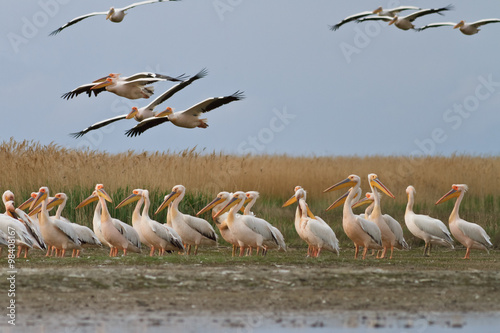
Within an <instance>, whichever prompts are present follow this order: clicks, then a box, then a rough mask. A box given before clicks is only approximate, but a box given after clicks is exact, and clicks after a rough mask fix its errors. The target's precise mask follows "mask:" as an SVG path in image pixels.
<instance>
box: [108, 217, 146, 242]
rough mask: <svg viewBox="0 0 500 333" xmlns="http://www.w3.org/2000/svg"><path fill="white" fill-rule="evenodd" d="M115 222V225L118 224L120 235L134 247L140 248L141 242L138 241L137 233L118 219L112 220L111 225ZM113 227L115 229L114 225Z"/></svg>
mask: <svg viewBox="0 0 500 333" xmlns="http://www.w3.org/2000/svg"><path fill="white" fill-rule="evenodd" d="M115 220H116V221H118V222H117V223H119V224H120V229H121V230H120V229H118V228H117V229H118V230H119V231H120V232H121V233H122V235H123V236H124V237H125V238H126V239H127V240H128V241H129V242H130V243H131V244H132V245H134V246H136V247H138V248H139V249H140V248H141V241H140V239H139V234H138V233H137V231H135V229H134V228H133V227H132V226H130V225H128V224H127V223H125V222H122V221H120V220H118V219H113V224H115ZM115 227H116V224H115Z"/></svg>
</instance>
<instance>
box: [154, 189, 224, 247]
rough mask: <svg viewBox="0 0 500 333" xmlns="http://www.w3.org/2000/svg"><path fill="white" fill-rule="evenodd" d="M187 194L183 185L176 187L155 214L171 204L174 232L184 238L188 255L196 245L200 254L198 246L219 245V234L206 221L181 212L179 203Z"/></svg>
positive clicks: (170, 212)
mask: <svg viewBox="0 0 500 333" xmlns="http://www.w3.org/2000/svg"><path fill="white" fill-rule="evenodd" d="M185 194H186V188H185V187H184V186H183V185H176V186H174V187H173V188H172V192H171V193H170V194H169V195H168V196H167V197H166V198H165V200H164V201H163V203H162V204H161V205H160V207H158V209H157V210H156V213H155V214H158V213H159V212H161V211H162V210H163V209H165V208H166V207H167V206H168V205H169V204H170V203H172V205H171V206H170V208H169V212H168V213H169V214H170V216H171V223H172V227H173V228H174V230H175V231H176V232H177V233H178V234H179V236H180V237H181V238H182V242H183V243H184V246H186V245H187V254H190V252H191V246H192V245H194V254H195V255H196V254H197V253H198V246H199V245H200V244H202V243H209V244H214V243H217V234H216V233H215V230H214V228H213V227H212V226H211V225H210V223H208V222H207V221H205V220H204V219H201V218H198V217H195V216H191V215H187V214H183V213H181V212H180V211H179V203H180V202H181V200H182V199H183V198H184V195H185Z"/></svg>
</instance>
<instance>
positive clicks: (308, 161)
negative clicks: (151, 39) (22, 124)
mask: <svg viewBox="0 0 500 333" xmlns="http://www.w3.org/2000/svg"><path fill="white" fill-rule="evenodd" d="M0 163H1V167H2V170H4V172H3V173H2V174H1V175H0V184H1V185H2V188H3V190H7V189H10V190H11V191H13V192H14V193H15V195H16V204H19V203H21V202H22V201H24V200H25V199H26V198H27V197H28V196H29V195H30V193H31V192H32V191H37V190H38V188H39V187H40V186H48V187H49V189H50V191H51V194H52V195H54V194H55V193H56V192H65V193H66V194H68V196H69V202H68V204H67V207H66V209H65V211H64V213H63V215H64V216H66V217H67V218H69V219H70V220H72V221H75V222H78V223H81V224H83V225H87V226H90V225H91V221H92V215H93V213H92V212H93V207H86V208H84V209H81V210H78V211H75V209H74V208H75V207H76V205H78V203H80V202H81V201H82V200H83V199H85V198H86V197H87V196H89V195H90V194H91V192H92V190H93V188H94V186H95V184H96V183H103V184H104V185H105V188H106V191H107V192H108V193H109V194H110V195H111V196H112V198H113V200H114V204H115V205H116V204H118V203H119V202H120V201H121V200H122V199H124V198H125V197H126V196H128V195H129V194H130V193H131V191H132V190H133V189H134V188H146V189H148V190H149V191H150V197H151V201H152V207H153V209H156V208H157V207H158V205H159V204H160V203H161V202H162V200H163V197H164V195H165V194H168V193H170V190H171V188H172V187H173V186H174V185H177V184H183V185H185V186H186V188H187V194H186V197H185V199H184V200H183V202H182V203H181V205H180V209H181V210H182V211H184V212H186V213H188V214H194V213H196V212H197V211H199V210H200V209H201V208H202V207H203V206H205V205H206V204H207V203H208V202H209V201H211V200H212V199H213V197H215V195H216V194H217V193H218V192H219V191H222V190H226V191H236V190H243V191H248V190H256V191H259V192H260V194H261V199H260V200H259V201H257V204H256V205H255V208H254V212H255V213H256V214H257V215H258V216H260V217H263V218H265V219H266V220H268V221H269V222H270V223H272V224H273V225H275V226H276V227H278V228H279V229H280V230H282V232H283V234H284V236H285V239H286V241H287V244H290V245H291V246H302V245H303V243H302V241H301V240H300V239H299V238H298V236H297V235H296V233H295V229H294V226H293V217H294V212H295V208H294V207H287V208H281V205H282V204H283V202H285V200H286V199H288V198H289V197H290V196H291V195H292V194H293V188H294V187H295V186H296V185H301V186H302V187H304V188H305V189H306V190H307V191H308V203H309V205H310V207H311V209H312V210H313V212H315V214H317V215H320V216H322V217H323V218H324V219H325V220H326V221H327V222H328V223H329V224H330V225H331V226H332V228H333V230H334V231H335V233H336V234H337V237H338V238H339V240H340V242H341V245H342V246H344V247H349V246H350V241H349V240H348V239H347V237H346V236H345V235H344V233H343V231H342V223H341V221H342V211H341V209H340V208H338V209H337V210H334V211H332V212H325V211H324V210H325V208H326V207H328V205H329V204H330V203H331V202H333V200H335V199H336V198H337V197H338V196H339V195H340V193H328V194H323V193H322V192H323V190H324V189H325V188H327V187H328V186H330V185H332V184H334V183H336V182H337V181H340V180H342V179H344V178H345V177H346V176H348V175H349V174H352V173H354V174H358V175H360V176H361V177H362V179H363V183H362V187H363V189H364V190H368V189H369V188H368V187H367V185H366V184H367V182H366V180H365V178H366V175H367V174H368V173H372V172H374V173H377V174H378V175H379V178H380V179H381V181H382V182H383V183H384V184H385V185H386V186H387V187H388V188H389V189H390V190H391V191H392V192H393V193H394V194H395V195H396V199H394V200H393V199H390V198H387V197H385V198H383V201H382V205H383V207H382V208H383V211H384V213H388V214H390V215H392V216H393V217H395V218H396V219H397V220H398V221H400V222H401V223H402V224H403V229H404V230H405V233H406V238H407V240H408V242H409V243H410V245H413V246H419V245H421V243H420V242H418V241H417V240H415V239H414V237H412V236H411V235H410V234H409V232H408V231H407V230H406V228H405V227H404V219H403V216H404V210H405V206H406V194H405V189H406V187H407V186H408V185H413V186H415V188H416V190H417V194H416V204H415V207H414V210H415V212H417V213H422V214H429V215H431V216H433V217H436V218H439V219H441V220H443V221H444V222H445V223H446V222H447V219H448V216H449V213H450V212H451V210H452V207H453V201H449V202H446V203H444V204H443V205H439V206H435V205H434V203H435V202H436V201H437V199H439V198H440V197H441V196H442V195H443V194H445V193H446V192H447V191H448V190H449V189H450V188H451V185H452V184H454V183H464V184H467V185H469V188H470V190H469V192H468V193H467V194H466V197H465V199H464V201H463V203H462V207H461V211H460V213H461V216H462V217H463V218H464V219H466V220H469V221H472V222H475V223H478V224H480V225H482V226H483V227H484V228H485V229H486V231H487V232H488V234H489V235H490V236H492V240H493V242H494V244H495V245H496V246H497V247H498V246H500V232H499V231H500V230H499V221H498V216H499V214H500V189H499V186H498V185H499V181H498V174H499V171H500V157H498V156H451V157H421V158H409V157H397V156H388V157H383V156H369V157H357V156H350V157H290V156H286V155H280V156H267V155H264V156H233V155H225V154H220V153H203V154H202V153H200V152H197V151H195V150H194V149H192V150H185V151H182V152H176V153H175V152H166V153H146V152H142V153H135V152H131V151H130V152H127V153H121V154H108V153H105V152H98V151H90V150H72V149H65V148H62V147H59V146H57V145H54V144H51V145H47V146H43V145H40V144H39V143H36V142H29V141H24V142H15V141H12V140H11V141H8V142H4V143H2V144H1V145H0ZM109 208H110V212H111V214H112V215H113V216H115V217H117V218H119V219H121V220H123V221H126V222H130V214H131V210H132V209H133V207H132V206H130V207H125V208H121V209H119V210H115V209H114V206H113V207H112V206H111V205H110V206H109ZM360 212H361V211H360ZM150 214H151V215H152V212H150ZM204 217H205V218H206V219H207V220H210V216H209V214H208V213H207V214H206V215H205V216H204ZM155 218H156V219H157V220H158V221H160V222H163V221H165V212H162V213H161V214H159V215H158V216H155ZM221 243H222V244H224V243H223V242H221Z"/></svg>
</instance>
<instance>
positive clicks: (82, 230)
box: [47, 193, 102, 257]
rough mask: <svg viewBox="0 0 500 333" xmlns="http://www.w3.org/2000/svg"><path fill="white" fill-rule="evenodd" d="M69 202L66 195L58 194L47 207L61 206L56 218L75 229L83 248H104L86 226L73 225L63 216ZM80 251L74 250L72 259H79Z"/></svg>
mask: <svg viewBox="0 0 500 333" xmlns="http://www.w3.org/2000/svg"><path fill="white" fill-rule="evenodd" d="M67 201H68V196H67V195H66V193H57V194H56V195H55V196H54V198H53V199H52V200H51V201H50V202H49V204H48V205H47V207H54V206H57V205H58V206H59V207H58V208H57V211H56V215H54V217H55V218H56V219H58V220H61V221H63V222H65V223H69V224H70V225H71V226H72V227H73V229H75V232H76V235H77V237H78V239H79V240H80V242H81V244H82V247H83V246H94V245H95V246H102V243H101V241H99V239H98V238H97V236H96V234H95V233H94V232H93V231H92V230H91V229H90V228H89V227H86V226H84V225H81V224H78V223H73V222H71V221H69V220H68V219H66V218H64V217H62V216H61V214H62V211H63V209H64V207H66V202H67ZM79 256H80V249H76V248H75V249H73V254H72V257H79Z"/></svg>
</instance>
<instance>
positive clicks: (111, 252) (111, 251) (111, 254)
mask: <svg viewBox="0 0 500 333" xmlns="http://www.w3.org/2000/svg"><path fill="white" fill-rule="evenodd" d="M109 256H110V257H112V256H113V248H112V247H110V248H109Z"/></svg>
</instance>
